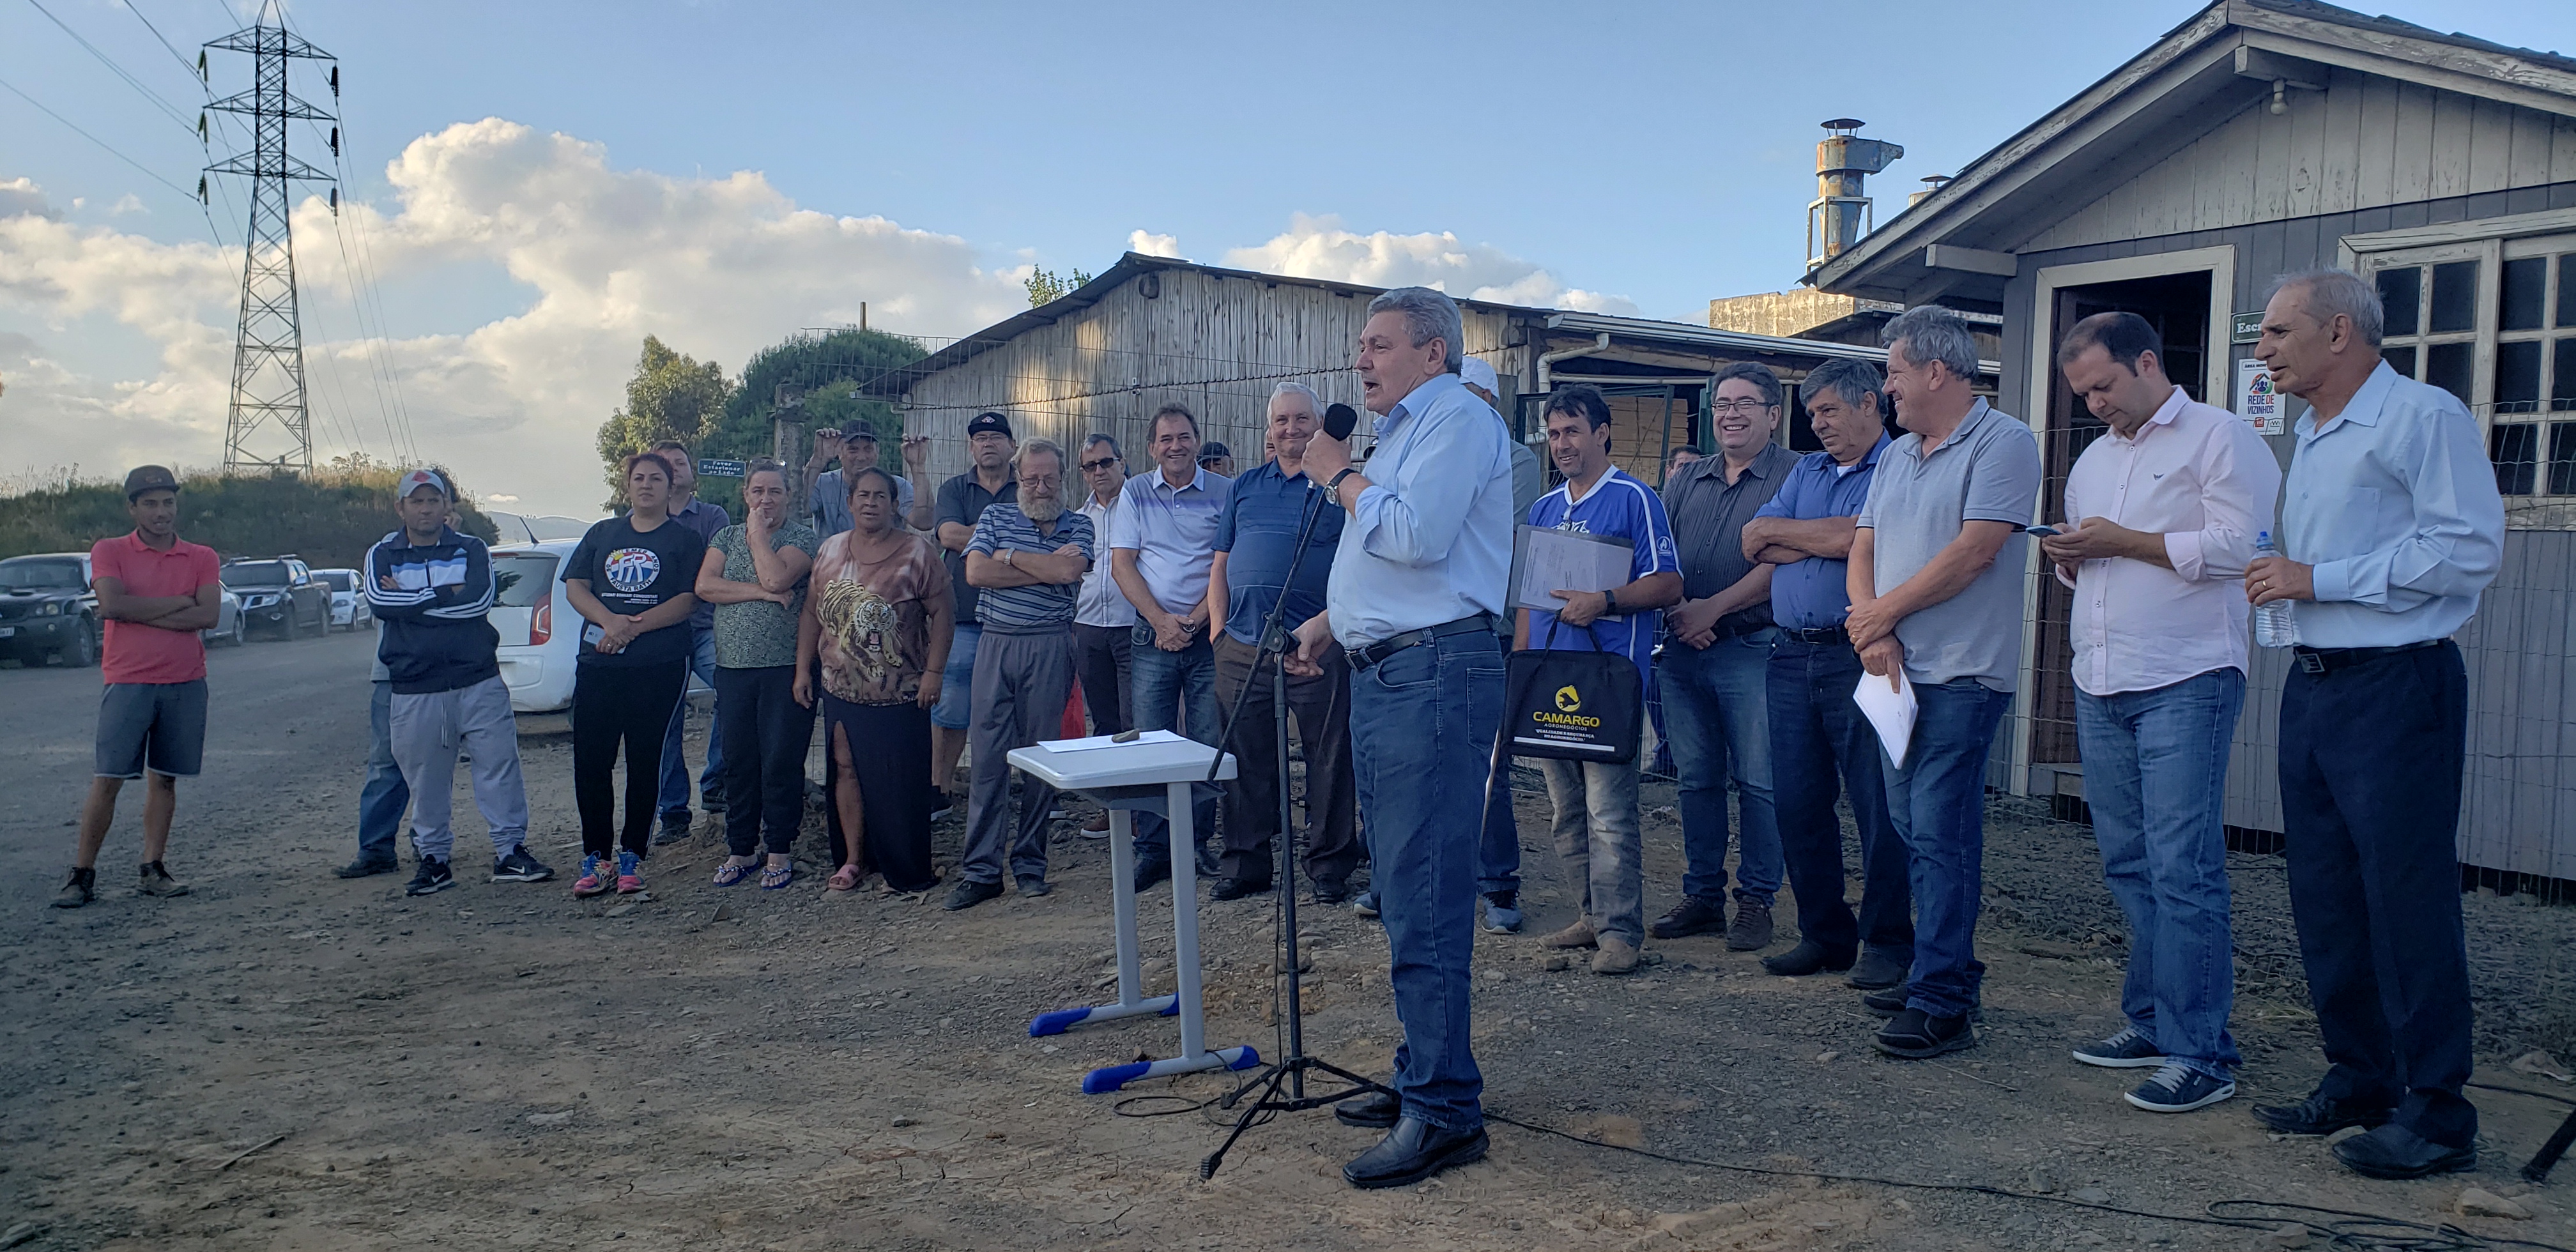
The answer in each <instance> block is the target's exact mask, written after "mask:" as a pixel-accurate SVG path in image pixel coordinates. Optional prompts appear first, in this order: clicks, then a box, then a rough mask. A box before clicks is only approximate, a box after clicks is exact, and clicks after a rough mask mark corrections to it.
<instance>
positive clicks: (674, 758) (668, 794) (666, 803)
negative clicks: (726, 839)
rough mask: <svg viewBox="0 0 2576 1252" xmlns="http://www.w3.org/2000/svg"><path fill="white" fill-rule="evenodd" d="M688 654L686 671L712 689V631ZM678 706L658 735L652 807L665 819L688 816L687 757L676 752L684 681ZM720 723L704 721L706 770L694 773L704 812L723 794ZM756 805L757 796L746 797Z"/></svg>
mask: <svg viewBox="0 0 2576 1252" xmlns="http://www.w3.org/2000/svg"><path fill="white" fill-rule="evenodd" d="M696 645H697V646H696V647H695V648H693V649H691V651H690V653H689V670H690V672H692V673H694V674H696V675H697V676H698V678H699V680H700V681H702V682H704V683H706V684H707V685H708V686H710V687H712V686H714V685H715V682H716V637H715V635H714V634H713V633H712V632H708V633H702V634H700V635H698V636H697V638H696ZM680 685H681V691H680V706H679V707H678V708H675V709H672V710H671V729H670V730H668V731H665V732H664V733H663V735H662V796H661V801H660V803H659V804H658V805H656V807H658V808H660V809H661V810H662V812H663V813H664V814H665V815H666V816H667V815H670V814H678V815H679V816H681V817H686V816H688V815H689V758H688V755H687V754H686V753H683V752H682V751H681V750H680V734H681V731H682V730H683V729H684V728H686V727H687V726H688V723H689V693H688V680H687V679H682V680H681V684H680ZM723 730H724V723H723V720H722V719H720V718H709V719H707V767H706V769H704V770H703V771H701V772H700V773H699V774H698V799H699V800H700V801H702V802H704V804H705V806H706V809H707V811H708V812H714V811H715V810H716V809H718V808H719V807H721V806H722V805H723V802H724V800H725V791H724V734H723ZM746 799H748V800H749V801H750V802H751V803H754V804H757V803H759V799H758V798H757V797H746Z"/></svg>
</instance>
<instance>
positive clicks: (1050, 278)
mask: <svg viewBox="0 0 2576 1252" xmlns="http://www.w3.org/2000/svg"><path fill="white" fill-rule="evenodd" d="M1091 277H1092V276H1091V275H1089V274H1085V273H1083V272H1082V271H1081V270H1078V269H1074V270H1067V271H1065V272H1064V273H1063V274H1062V275H1058V274H1057V273H1056V272H1055V271H1054V270H1037V271H1034V272H1032V273H1031V274H1030V275H1029V276H1028V278H1027V279H1026V280H1025V281H1024V282H1023V283H1022V284H1021V285H1022V286H1025V287H1027V288H1028V289H1029V307H1030V308H1033V309H1034V308H1036V307H1038V306H1039V305H1042V304H1052V303H1054V302H1055V301H1057V300H1061V299H1063V298H1064V297H1066V296H1069V295H1072V294H1073V293H1074V290H1075V289H1076V288H1079V287H1081V286H1082V285H1083V284H1084V283H1087V282H1090V281H1091Z"/></svg>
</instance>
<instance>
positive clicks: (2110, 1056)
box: [2075, 1026, 2165, 1069]
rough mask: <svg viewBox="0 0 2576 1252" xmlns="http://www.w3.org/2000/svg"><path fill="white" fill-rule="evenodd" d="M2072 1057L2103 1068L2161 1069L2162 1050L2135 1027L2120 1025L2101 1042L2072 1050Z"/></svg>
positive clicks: (2162, 1060) (2162, 1065)
mask: <svg viewBox="0 0 2576 1252" xmlns="http://www.w3.org/2000/svg"><path fill="white" fill-rule="evenodd" d="M2075 1059H2076V1060H2079V1061H2082V1062H2084V1063H2085V1064H2087V1065H2099V1066H2101V1067H2102V1068H2104V1069H2161V1068H2163V1067H2164V1064H2165V1054H2164V1049H2162V1048H2159V1047H2157V1046H2156V1041H2155V1040H2153V1039H2149V1038H2147V1037H2146V1036H2145V1035H2142V1034H2139V1033H2138V1031H2137V1028H2136V1027H2134V1026H2123V1027H2121V1028H2120V1033H2118V1034H2116V1035H2113V1036H2111V1037H2110V1038H2108V1039H2105V1040H2103V1041H2102V1042H2100V1043H2088V1044H2085V1045H2084V1046H2083V1047H2080V1048H2077V1049H2075Z"/></svg>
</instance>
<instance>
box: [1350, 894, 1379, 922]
mask: <svg viewBox="0 0 2576 1252" xmlns="http://www.w3.org/2000/svg"><path fill="white" fill-rule="evenodd" d="M1351 911H1352V912H1354V913H1357V914H1359V915H1360V916H1362V917H1375V916H1377V889H1376V888H1375V887H1371V888H1370V889H1368V890H1366V891H1363V892H1361V893H1359V894H1358V895H1355V896H1352V897H1351Z"/></svg>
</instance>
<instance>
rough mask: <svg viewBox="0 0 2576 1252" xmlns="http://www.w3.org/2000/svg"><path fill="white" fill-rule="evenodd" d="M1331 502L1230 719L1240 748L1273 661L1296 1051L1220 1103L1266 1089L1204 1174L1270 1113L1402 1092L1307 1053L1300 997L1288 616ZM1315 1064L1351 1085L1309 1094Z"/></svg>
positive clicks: (1291, 1031)
mask: <svg viewBox="0 0 2576 1252" xmlns="http://www.w3.org/2000/svg"><path fill="white" fill-rule="evenodd" d="M1325 507H1332V506H1329V505H1327V504H1326V503H1325V501H1324V498H1323V495H1322V494H1321V493H1320V492H1315V491H1310V492H1309V493H1308V495H1307V500H1306V508H1305V512H1304V515H1303V516H1302V517H1301V518H1300V519H1299V521H1298V525H1297V546H1296V547H1295V548H1294V549H1293V550H1291V551H1290V553H1289V556H1288V572H1287V574H1286V576H1285V577H1283V578H1281V579H1280V584H1279V599H1278V601H1277V602H1276V603H1274V604H1272V605H1271V606H1270V616H1269V617H1267V618H1265V619H1264V620H1263V621H1262V623H1261V651H1260V653H1259V654H1258V655H1256V656H1255V657H1253V659H1252V669H1251V672H1249V673H1248V674H1246V675H1245V676H1244V680H1243V688H1242V690H1240V691H1237V692H1235V693H1234V709H1233V711H1232V712H1231V713H1230V714H1229V715H1228V716H1227V718H1226V733H1225V736H1224V738H1225V746H1226V748H1227V749H1229V750H1230V749H1232V748H1233V746H1234V739H1235V733H1236V732H1237V731H1238V730H1240V729H1241V728H1242V724H1243V706H1244V701H1245V700H1246V699H1247V698H1248V697H1250V696H1251V694H1252V684H1254V683H1256V682H1259V681H1261V676H1262V670H1263V669H1264V668H1267V669H1268V670H1269V673H1270V721H1271V746H1272V748H1273V749H1274V751H1275V760H1274V761H1273V768H1275V769H1277V770H1278V771H1279V772H1278V779H1279V836H1278V844H1279V876H1278V878H1277V879H1276V880H1275V881H1276V882H1277V883H1278V887H1277V890H1278V892H1279V916H1280V925H1281V927H1282V928H1283V930H1284V932H1285V933H1286V935H1287V937H1288V954H1287V959H1286V960H1285V961H1283V962H1280V963H1279V964H1278V965H1277V967H1276V968H1277V969H1278V970H1279V972H1281V973H1284V974H1286V975H1287V978H1288V1051H1287V1053H1286V1055H1284V1056H1282V1057H1280V1059H1278V1060H1277V1061H1274V1062H1272V1063H1271V1064H1270V1067H1269V1068H1267V1069H1265V1070H1263V1071H1261V1072H1260V1073H1258V1074H1255V1075H1253V1076H1252V1077H1251V1078H1249V1079H1247V1080H1245V1082H1244V1084H1243V1085H1242V1086H1240V1087H1237V1088H1235V1089H1234V1090H1233V1091H1231V1092H1229V1093H1227V1095H1226V1097H1225V1098H1224V1099H1223V1100H1220V1101H1218V1102H1217V1103H1218V1106H1219V1107H1221V1108H1229V1109H1230V1108H1233V1107H1235V1106H1236V1105H1237V1104H1239V1103H1241V1102H1242V1100H1243V1097H1244V1096H1246V1095H1249V1094H1252V1093H1254V1092H1256V1091H1257V1092H1258V1093H1259V1098H1258V1099H1255V1100H1254V1101H1253V1102H1252V1103H1251V1104H1250V1105H1249V1106H1247V1107H1246V1108H1245V1109H1244V1110H1243V1114H1242V1116H1240V1117H1237V1118H1236V1119H1235V1121H1234V1130H1233V1132H1232V1133H1230V1134H1228V1135H1227V1136H1226V1137H1225V1142H1223V1143H1221V1144H1218V1145H1217V1149H1216V1151H1214V1152H1210V1153H1208V1155H1207V1159H1206V1160H1203V1161H1201V1162H1199V1177H1201V1178H1212V1177H1214V1176H1215V1175H1216V1170H1217V1166H1218V1165H1220V1164H1223V1163H1224V1161H1225V1154H1226V1152H1227V1151H1229V1150H1230V1149H1232V1148H1233V1147H1234V1141H1235V1140H1237V1139H1240V1138H1242V1137H1243V1132H1245V1131H1247V1130H1250V1129H1252V1128H1253V1127H1254V1126H1257V1125H1259V1124H1261V1123H1262V1122H1263V1121H1266V1120H1268V1115H1269V1114H1272V1113H1298V1112H1303V1111H1305V1110H1307V1109H1312V1108H1321V1107H1323V1106H1324V1105H1327V1104H1333V1103H1337V1102H1339V1101H1342V1100H1346V1099H1349V1098H1350V1097H1352V1096H1354V1095H1357V1094H1359V1093H1360V1092H1363V1091H1385V1092H1386V1093H1387V1094H1388V1095H1390V1096H1392V1095H1394V1094H1395V1093H1394V1092H1393V1091H1390V1090H1388V1089H1387V1088H1386V1087H1383V1086H1380V1085H1379V1084H1377V1083H1374V1082H1371V1081H1369V1080H1368V1079H1366V1078H1362V1077H1360V1076H1359V1075H1357V1074H1354V1073H1352V1072H1351V1071H1349V1070H1346V1069H1343V1068H1341V1067H1340V1066H1338V1065H1334V1064H1332V1063H1330V1062H1328V1061H1323V1060H1318V1059H1316V1058H1315V1057H1311V1056H1308V1055H1306V1029H1305V1011H1304V1008H1303V1007H1302V1005H1301V1003H1300V1002H1299V999H1298V988H1297V982H1298V977H1299V966H1300V965H1301V964H1302V962H1301V961H1300V960H1299V959H1298V956H1297V827H1296V825H1295V824H1294V822H1293V820H1292V814H1293V808H1294V806H1293V805H1292V804H1291V803H1290V800H1289V786H1288V658H1287V653H1288V649H1289V647H1290V643H1291V641H1290V639H1289V636H1288V628H1287V626H1286V615H1287V611H1288V590H1289V588H1291V587H1294V586H1296V585H1297V570H1298V567H1299V566H1301V565H1303V564H1305V561H1306V544H1307V541H1308V540H1309V539H1311V538H1313V536H1314V532H1315V522H1316V519H1317V518H1319V517H1321V516H1322V509H1323V508H1325ZM1219 625H1220V626H1221V625H1222V623H1220V624H1219ZM1310 733H1311V731H1310ZM1216 759H1217V761H1220V762H1222V761H1223V760H1224V759H1225V753H1224V752H1223V751H1220V752H1219V753H1218V754H1217V757H1216ZM1238 759H1240V758H1238ZM1208 777H1209V780H1210V781H1214V780H1215V777H1216V766H1215V765H1213V764H1211V765H1210V766H1209V767H1208ZM1310 785H1311V784H1310ZM1307 817H1308V819H1309V820H1310V821H1311V820H1312V819H1313V817H1314V809H1313V807H1312V806H1311V805H1310V806H1308V808H1307ZM1308 1070H1320V1071H1322V1072H1324V1073H1326V1074H1330V1075H1332V1076H1333V1077H1335V1078H1338V1079H1341V1080H1342V1081H1344V1082H1347V1083H1349V1084H1351V1085H1350V1086H1349V1087H1347V1088H1345V1089H1342V1090H1337V1091H1333V1092H1331V1093H1329V1094H1325V1095H1311V1096H1310V1095H1308V1094H1306V1071H1308Z"/></svg>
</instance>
